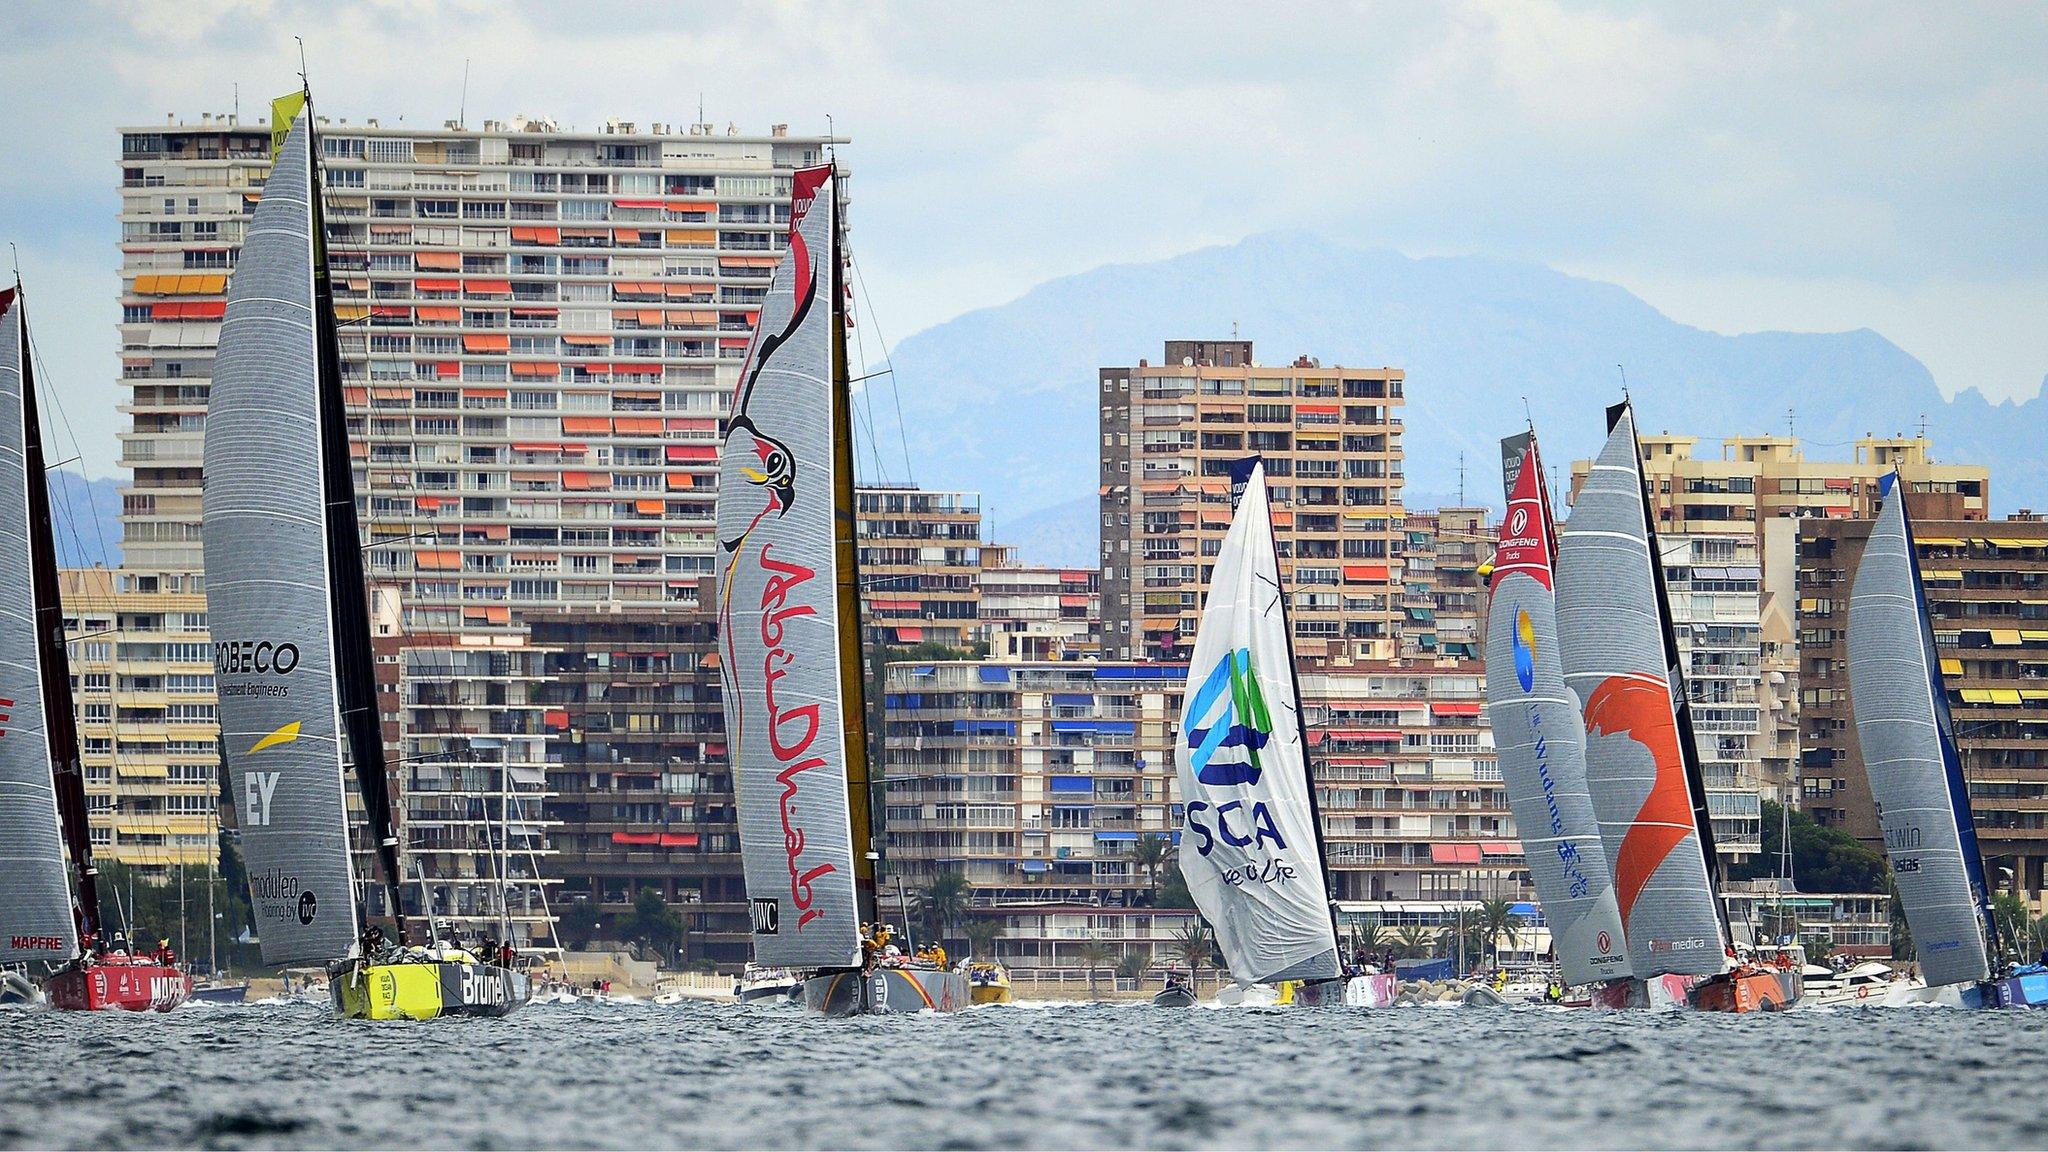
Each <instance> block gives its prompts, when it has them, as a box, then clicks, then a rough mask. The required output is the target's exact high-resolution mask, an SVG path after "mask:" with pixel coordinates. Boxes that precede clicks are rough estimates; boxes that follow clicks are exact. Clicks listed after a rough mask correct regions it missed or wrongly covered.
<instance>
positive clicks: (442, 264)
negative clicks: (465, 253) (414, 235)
mask: <svg viewBox="0 0 2048 1152" xmlns="http://www.w3.org/2000/svg"><path fill="white" fill-rule="evenodd" d="M412 265H413V267H415V268H418V269H420V270H421V271H427V272H460V271H462V253H460V252H415V253H413V254H412Z"/></svg>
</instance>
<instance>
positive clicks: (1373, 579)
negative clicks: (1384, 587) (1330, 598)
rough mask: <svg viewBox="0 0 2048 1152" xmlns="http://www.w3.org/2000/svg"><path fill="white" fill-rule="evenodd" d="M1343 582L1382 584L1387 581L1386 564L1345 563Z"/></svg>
mask: <svg viewBox="0 0 2048 1152" xmlns="http://www.w3.org/2000/svg"><path fill="white" fill-rule="evenodd" d="M1344 582H1345V583H1346V584H1384V583H1386V582H1387V566H1386V565H1385V564H1346V565H1344Z"/></svg>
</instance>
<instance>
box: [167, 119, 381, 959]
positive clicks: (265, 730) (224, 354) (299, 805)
mask: <svg viewBox="0 0 2048 1152" xmlns="http://www.w3.org/2000/svg"><path fill="white" fill-rule="evenodd" d="M286 123H287V124H288V125H289V128H288V129H287V132H288V134H287V135H285V136H284V138H283V140H282V143H281V146H280V147H279V149H278V152H277V155H276V157H275V160H274V161H273V164H272V167H271V171H270V177H269V179H268V181H266V183H265V185H264V193H263V198H262V200H261V201H260V202H259V203H258V204H257V207H256V211H255V214H254V216H253V217H252V218H251V220H250V226H249V233H248V237H247V239H246V240H245V241H244V244H243V247H242V253H241V257H240V259H239V261H238V262H237V265H236V268H235V272H234V275H233V276H232V277H231V279H230V281H229V285H228V303H227V313H226V316H225V317H224V319H223V321H222V326H221V337H220V350H219V353H218V355H217V356H216V359H215V363H214V374H213V385H212V392H211V395H210V397H209V399H208V402H207V416H206V446H205V454H206V492H205V498H204V505H203V514H202V535H203V539H204V545H205V557H206V572H207V582H206V599H207V616H208V623H209V625H210V628H211V631H212V633H213V642H214V678H215V683H216V686H217V690H218V692H219V696H220V704H219V709H220V723H221V744H222V758H223V761H224V765H225V769H226V772H227V776H228V780H229V785H230V788H231V791H232V793H233V798H234V806H235V821H236V824H237V826H238V827H239V829H240V832H241V843H242V852H243V856H244V859H245V861H246V863H247V866H248V872H249V887H250V897H251V904H252V907H253V912H254V915H255V918H256V931H257V935H258V937H259V938H260V939H261V941H262V946H263V959H264V961H265V963H270V964H289V963H311V962H324V961H328V960H332V959H335V958H336V957H339V956H342V955H344V954H346V953H348V952H349V950H350V948H351V947H352V946H353V945H354V943H355V941H356V936H357V932H358V925H359V919H358V906H357V901H356V892H355V878H354V871H353V865H352V863H351V860H350V856H349V844H348V810H347V804H346V800H345V795H346V783H345V777H344V773H345V771H346V765H345V757H344V755H343V749H344V742H343V737H342V733H343V731H344V726H343V722H342V713H341V702H340V698H339V694H338V692H337V688H336V672H337V659H336V655H337V654H336V648H335V641H336V637H335V635H334V630H335V621H336V611H335V605H336V597H337V596H355V597H360V596H362V595H364V589H363V587H362V586H361V585H360V584H359V583H358V584H355V585H353V586H351V587H347V588H337V587H335V586H334V583H333V579H332V564H331V557H330V556H329V549H330V545H331V537H330V527H329V525H330V520H329V517H330V515H331V512H332V509H331V508H330V507H329V502H328V495H327V494H328V484H327V483H326V481H325V478H324V476H323V470H324V468H325V465H326V462H327V459H328V456H329V455H330V453H331V452H332V451H333V447H332V444H333V441H332V438H331V437H330V436H329V435H327V430H326V429H325V427H324V419H323V414H322V410H321V381H320V374H321V372H322V370H323V367H322V357H323V354H322V350H321V348H320V346H319V345H320V342H321V326H320V325H319V324H318V323H317V322H316V308H317V307H318V306H319V300H320V298H319V295H318V293H317V292H316V290H315V285H314V277H315V269H316V266H317V262H318V259H319V257H318V255H317V251H316V247H315V238H314V232H315V224H316V216H315V214H314V212H313V207H312V205H313V197H314V184H313V172H312V167H311V166H312V164H313V157H312V148H311V144H312V125H311V122H310V116H309V115H307V114H306V113H305V112H303V111H299V112H298V113H297V114H296V115H292V116H289V117H287V118H286ZM344 466H345V465H344Z"/></svg>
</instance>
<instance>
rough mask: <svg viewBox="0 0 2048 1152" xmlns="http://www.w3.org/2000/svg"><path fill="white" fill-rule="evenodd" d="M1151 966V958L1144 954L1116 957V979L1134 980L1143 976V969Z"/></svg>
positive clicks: (1137, 953) (1136, 953) (1130, 953)
mask: <svg viewBox="0 0 2048 1152" xmlns="http://www.w3.org/2000/svg"><path fill="white" fill-rule="evenodd" d="M1151 966H1152V957H1150V956H1148V955H1146V954H1145V953H1143V952H1126V953H1124V954H1123V955H1122V956H1119V957H1117V961H1116V978H1117V979H1119V980H1136V979H1137V978H1139V977H1140V976H1143V975H1144V974H1145V969H1147V968H1150V967H1151Z"/></svg>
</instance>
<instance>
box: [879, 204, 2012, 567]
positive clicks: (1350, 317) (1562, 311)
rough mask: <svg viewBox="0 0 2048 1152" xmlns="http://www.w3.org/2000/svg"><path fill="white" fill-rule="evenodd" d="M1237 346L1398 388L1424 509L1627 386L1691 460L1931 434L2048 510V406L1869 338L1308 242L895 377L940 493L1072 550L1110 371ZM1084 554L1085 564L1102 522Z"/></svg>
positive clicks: (1586, 443) (948, 330) (1069, 290)
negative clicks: (1171, 347)
mask: <svg viewBox="0 0 2048 1152" xmlns="http://www.w3.org/2000/svg"><path fill="white" fill-rule="evenodd" d="M1233 329H1235V330H1236V331H1237V332H1239V333H1240V334H1241V335H1240V338H1243V339H1250V340H1252V341H1253V346H1254V356H1255V357H1256V358H1257V360H1258V361H1259V362H1260V363H1264V364H1285V363H1289V362H1291V361H1292V360H1293V359H1294V358H1295V357H1296V356H1297V355H1309V356H1313V357H1316V358H1317V359H1319V360H1320V361H1321V362H1322V363H1323V364H1325V365H1350V366H1359V367H1363V366H1371V367H1378V366H1382V365H1389V366H1393V367H1398V368H1401V369H1403V370H1404V371H1405V372H1406V374H1407V377H1406V378H1407V405H1406V409H1405V412H1404V413H1403V416H1404V419H1405V421H1406V427H1407V435H1406V437H1405V447H1406V450H1407V454H1408V462H1407V469H1406V471H1407V490H1408V491H1409V492H1412V493H1416V494H1422V493H1434V494H1438V495H1440V496H1441V495H1447V494H1450V493H1454V492H1456V491H1457V490H1458V488H1459V478H1460V461H1459V456H1460V453H1462V454H1463V456H1464V462H1463V473H1464V487H1465V490H1466V492H1467V493H1468V496H1469V497H1470V498H1471V499H1473V500H1474V501H1475V502H1485V503H1491V504H1494V505H1498V504H1499V498H1498V495H1497V492H1498V477H1497V474H1496V473H1495V472H1494V470H1493V461H1495V460H1497V459H1498V458H1499V457H1498V448H1497V442H1498V438H1499V437H1500V436H1503V435H1507V434H1510V433H1513V432H1515V431H1517V430H1519V429H1520V428H1521V426H1522V424H1523V413H1524V401H1525V399H1526V404H1527V411H1528V413H1529V414H1530V415H1531V416H1533V418H1534V420H1535V423H1536V427H1537V431H1538V432H1539V434H1541V435H1542V436H1543V439H1544V442H1545V444H1546V446H1547V447H1548V448H1549V452H1548V453H1547V455H1548V456H1549V458H1550V459H1551V460H1552V461H1554V462H1556V463H1558V464H1560V465H1562V464H1565V463H1567V462H1569V461H1571V460H1574V459H1582V458H1586V457H1589V456H1591V455H1592V454H1593V452H1594V451H1595V450H1596V449H1597V447H1598V443H1599V439H1600V435H1601V432H1602V426H1601V415H1600V409H1601V408H1602V407H1603V406H1604V405H1606V404H1608V403H1611V402H1612V401H1614V400H1616V399H1619V398H1620V396H1621V394H1622V380H1623V375H1624V372H1625V374H1626V379H1627V381H1628V384H1629V391H1630V392H1631V394H1632V395H1633V397H1634V399H1635V401H1636V404H1637V408H1638V411H1639V413H1640V418H1641V423H1642V426H1643V427H1644V428H1645V429H1646V430H1650V431H1660V430H1666V429H1668V430H1671V431H1676V432H1680V433H1683V434H1688V435H1696V436H1698V437H1700V440H1701V443H1700V444H1699V445H1698V446H1696V449H1695V451H1696V453H1697V454H1699V455H1712V454H1713V453H1714V442H1716V441H1719V440H1720V439H1722V438H1724V437H1727V436H1750V435H1762V434H1770V433H1782V432H1783V431H1784V430H1785V428H1786V425H1787V418H1788V413H1787V409H1788V408H1790V409H1791V412H1790V419H1791V422H1792V425H1793V427H1794V428H1795V429H1796V432H1797V434H1798V435H1799V437H1800V439H1801V440H1802V441H1803V444H1804V447H1805V449H1806V451H1807V453H1808V455H1809V456H1811V457H1813V458H1815V459H1830V458H1832V459H1845V458H1848V456H1849V454H1850V452H1851V451H1852V450H1853V445H1854V441H1855V440H1856V439H1857V438H1858V437H1859V436H1862V435H1864V434H1866V433H1874V434H1877V435H1889V434H1895V433H1904V432H1908V431H1910V430H1912V429H1913V428H1915V427H1916V426H1917V425H1918V423H1919V421H1920V419H1921V417H1922V415H1923V414H1924V415H1925V418H1926V423H1927V429H1928V435H1929V437H1930V439H1931V440H1932V441H1933V445H1934V452H1935V455H1936V457H1937V458H1938V459H1942V460H1949V461H1968V462H1974V463H1983V464H1986V465H1988V466H1989V467H1990V468H1991V470H1992V483H1991V494H1992V498H1993V503H1994V506H1995V507H1997V508H1998V509H1999V510H2000V511H2001V512H2003V511H2009V510H2011V509H2012V508H2014V507H2015V506H2018V505H2023V504H2026V505H2032V506H2035V507H2039V506H2041V505H2042V504H2043V503H2044V501H2048V496H2044V493H2048V466H2044V463H2043V462H2042V461H2041V460H2039V459H2038V458H2037V453H2036V452H2035V450H2034V449H2033V447H2032V446H2031V445H2030V444H2029V443H2028V442H2027V441H2028V439H2029V438H2028V437H2027V436H2026V434H2025V433H2026V429H2027V428H2028V427H2029V426H2030V425H2031V426H2033V427H2035V428H2038V427H2042V426H2048V420H2044V419H2043V418H2042V417H2043V415H2044V413H2048V401H2044V400H2043V399H2042V397H2041V396H2038V395H2037V396H2034V397H2030V398H2028V399H2026V400H2024V401H2014V400H2002V401H1998V402H1996V403H1993V402H1992V401H1989V400H1988V399H1986V398H1985V397H1984V395H1983V394H1982V393H1981V392H1980V391H1978V390H1976V389H1975V388H1967V389H1964V390H1963V391H1962V392H1959V393H1958V394H1957V395H1956V396H1955V397H1954V398H1953V399H1949V398H1945V397H1943V396H1942V394H1941V392H1940V390H1939V389H1938V388H1937V387H1936V386H1935V383H1934V379H1933V377H1932V375H1931V374H1930V373H1929V372H1928V370H1927V368H1926V367H1925V365H1923V364H1921V363H1920V362H1919V361H1918V360H1917V359H1915V358H1914V357H1912V356H1911V355H1910V354H1908V353H1907V352H1905V351H1904V350H1903V349H1901V348H1899V347H1898V346H1897V345H1896V344H1893V343H1892V342H1891V341H1890V340H1888V339H1886V338H1885V337H1884V336H1883V335H1882V334H1880V333H1878V332H1877V331H1875V330H1873V329H1871V328H1869V327H1862V328H1856V329H1850V330H1847V331H1843V332H1829V333H1804V332H1780V331H1764V332H1750V333H1742V334H1737V335H1726V334H1722V333H1716V332H1711V331H1708V330H1706V329H1701V328H1696V327H1693V326H1691V325H1687V324H1684V323H1682V322H1679V321H1676V320H1673V319H1672V318H1670V317H1669V316H1667V315H1665V314H1664V313H1663V312H1661V311H1659V310H1658V309H1657V308H1656V307H1654V306H1653V305H1651V304H1649V303H1648V302H1647V301H1644V300H1642V299H1641V298H1640V297H1638V296H1636V295H1634V294H1633V293H1631V292H1629V291H1628V290H1627V289H1625V288H1622V287H1621V286H1619V285H1616V284H1612V283H1608V282H1605V281H1600V280H1594V279H1590V278H1586V277H1581V276H1575V275H1572V274H1570V273H1565V272H1559V271H1557V270H1555V269H1552V268H1549V267H1546V266H1544V265H1540V264H1533V263H1528V262H1523V261H1514V260H1504V259H1500V258H1497V257H1490V256H1431V257H1419V258H1412V257H1407V256H1404V255H1401V254H1400V253H1398V252H1394V251H1391V250H1389V249H1383V248H1358V247H1351V246H1347V245H1341V244H1332V243H1328V242H1325V241H1323V240H1321V239H1320V238H1317V237H1316V236H1314V235H1313V234H1311V233H1305V232H1300V231H1288V232H1277V233H1264V234H1261V235H1257V236H1253V237H1250V238H1248V239H1246V240H1243V241H1239V242H1237V243H1235V244H1229V245H1219V246H1214V247H1209V248H1202V249H1197V250H1195V251H1192V252H1187V253H1182V254H1180V255H1177V256H1172V257H1168V258H1166V259H1163V260H1158V261H1151V262H1129V263H1118V264H1108V265H1103V266H1101V267H1099V268H1095V269H1091V270H1089V271H1085V272H1077V273H1073V274H1071V275H1067V276H1061V277H1057V278H1055V279H1052V280H1048V281H1046V282H1044V283H1042V284H1039V285H1036V286H1034V287H1033V288H1031V289H1030V290H1028V291H1026V292H1025V293H1023V294H1022V295H1020V296H1018V297H1017V298H1016V299H1014V300H1012V301H1009V302H1007V303H1005V304H1001V305H996V306H993V307H989V308H982V309H977V310H975V311H972V312H968V313H965V314H963V315H961V316H958V317H955V318H954V319H952V320H949V321H946V322H945V323H942V324H939V325H935V326H934V327H932V328H928V329H925V330H924V331H922V332H919V333H916V334H914V335H912V336H911V337H909V338H907V339H905V340H903V341H901V342H900V343H899V344H898V345H897V348H896V350H895V355H894V357H893V359H892V367H893V369H894V371H893V383H894V386H895V387H896V389H897V392H898V395H897V397H895V399H896V400H897V401H898V402H900V404H901V407H902V411H903V414H904V427H903V428H902V429H901V431H900V435H901V436H902V438H903V440H904V441H905V442H906V443H907V445H908V449H909V452H910V455H911V458H912V459H913V460H914V461H915V462H916V473H917V476H918V479H919V480H920V481H921V482H923V483H925V484H926V485H927V486H931V487H938V488H964V489H970V490H974V491H978V492H980V493H981V495H982V499H983V503H984V505H985V506H990V507H994V508H996V509H998V510H1000V511H1001V512H1002V514H1003V518H1004V520H1005V521H1006V522H1007V523H1008V524H1010V525H1014V526H1017V527H1019V528H1029V529H1031V530H1032V531H1033V533H1034V534H1035V535H1037V536H1040V537H1045V536H1047V535H1048V533H1050V536H1051V537H1052V538H1054V539H1057V538H1060V537H1063V536H1073V535H1076V534H1079V533H1081V532H1082V526H1081V525H1080V524H1079V523H1076V522H1075V521H1076V517H1075V515H1074V513H1073V506H1074V504H1075V502H1077V501H1092V497H1093V494H1094V488H1095V487H1096V485H1097V483H1098V467H1099V464H1098V456H1097V448H1096V444H1097V443H1098V433H1097V426H1096V423H1097V417H1096V404H1095V386H1096V371H1097V369H1098V368H1100V367H1104V366H1119V365H1135V364H1136V363H1137V362H1138V360H1139V359H1141V358H1143V359H1147V360H1153V361H1156V360H1157V358H1158V356H1159V353H1160V349H1161V348H1162V347H1163V344H1164V341H1166V340H1168V339H1223V338H1228V337H1229V335H1230V333H1231V332H1232V331H1233ZM872 409H873V416H874V420H875V435H876V437H877V438H878V440H879V442H880V443H881V444H882V445H884V446H885V449H884V450H885V452H887V454H889V455H895V454H897V453H899V452H900V451H901V449H900V448H896V447H895V446H896V445H897V444H898V439H897V438H898V436H899V430H898V427H897V424H896V421H895V405H894V404H881V403H877V404H874V405H872ZM892 449H893V450H892ZM1410 506H1425V505H1417V504H1414V503H1413V502H1412V501H1411V503H1410ZM1056 507H1058V508H1062V509H1063V511H1062V512H1061V513H1060V514H1058V515H1056V516H1053V517H1052V518H1051V519H1050V520H1048V521H1045V522H1043V523H1041V522H1040V521H1039V520H1038V519H1037V518H1038V517H1039V515H1040V514H1041V513H1046V512H1048V511H1049V510H1051V509H1054V508H1056ZM1061 525H1064V526H1063V527H1062V526H1061ZM999 527H1000V526H999ZM1085 536H1086V543H1087V547H1086V549H1085V552H1086V553H1087V554H1089V555H1092V554H1093V551H1094V544H1093V540H1094V517H1093V515H1092V514H1091V515H1089V516H1088V517H1087V520H1086V527H1085ZM1006 542H1007V541H1006ZM1079 551H1082V550H1080V549H1075V550H1067V551H1063V552H1062V559H1061V560H1060V561H1059V562H1062V563H1072V562H1075V560H1074V557H1075V555H1076V554H1077V553H1078V552H1079ZM1026 555H1027V557H1033V558H1035V555H1034V553H1033V552H1031V551H1030V550H1027V551H1026Z"/></svg>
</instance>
